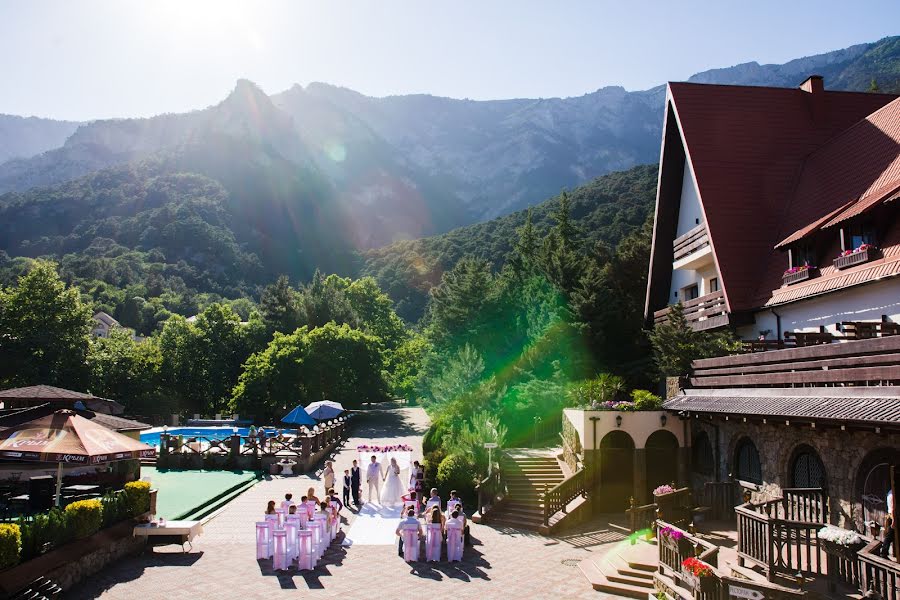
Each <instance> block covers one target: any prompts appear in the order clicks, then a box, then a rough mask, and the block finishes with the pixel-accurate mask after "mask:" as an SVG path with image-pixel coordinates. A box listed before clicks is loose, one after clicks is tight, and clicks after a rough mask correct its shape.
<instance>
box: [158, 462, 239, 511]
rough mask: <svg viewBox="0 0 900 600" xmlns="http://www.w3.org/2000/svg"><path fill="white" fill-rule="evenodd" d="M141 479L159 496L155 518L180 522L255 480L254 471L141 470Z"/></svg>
mask: <svg viewBox="0 0 900 600" xmlns="http://www.w3.org/2000/svg"><path fill="white" fill-rule="evenodd" d="M141 477H142V478H147V479H149V480H150V483H151V486H152V487H153V488H155V489H157V490H159V492H158V493H157V499H156V512H157V515H158V516H161V517H164V518H166V519H169V520H174V519H182V518H185V517H187V516H188V515H191V514H193V513H196V512H198V511H200V509H202V508H203V507H204V506H206V505H208V504H211V503H213V502H214V501H215V500H216V499H218V498H221V497H222V496H225V495H227V494H228V493H229V492H232V491H234V490H235V489H237V488H240V487H243V486H248V485H250V483H251V482H253V481H255V480H256V479H257V475H256V473H255V472H254V471H193V470H192V471H179V470H174V469H162V470H160V469H156V468H155V467H141Z"/></svg>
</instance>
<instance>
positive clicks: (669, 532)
mask: <svg viewBox="0 0 900 600" xmlns="http://www.w3.org/2000/svg"><path fill="white" fill-rule="evenodd" d="M657 540H659V541H661V542H662V543H663V544H666V545H667V546H670V547H672V548H676V549H677V550H678V554H679V555H680V556H693V555H694V544H692V543H691V540H689V539H688V538H687V536H686V535H685V534H684V532H683V531H681V530H680V529H675V528H674V527H669V526H668V525H667V526H665V527H662V528H660V530H659V534H658V535H657Z"/></svg>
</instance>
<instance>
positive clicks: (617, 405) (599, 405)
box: [591, 400, 635, 412]
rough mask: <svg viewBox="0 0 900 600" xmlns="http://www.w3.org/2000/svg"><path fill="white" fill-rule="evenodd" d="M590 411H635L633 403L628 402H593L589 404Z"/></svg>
mask: <svg viewBox="0 0 900 600" xmlns="http://www.w3.org/2000/svg"><path fill="white" fill-rule="evenodd" d="M591 410H621V411H628V412H630V411H633V410H635V407H634V402H632V401H630V400H622V401H615V400H607V401H606V402H594V403H593V404H591Z"/></svg>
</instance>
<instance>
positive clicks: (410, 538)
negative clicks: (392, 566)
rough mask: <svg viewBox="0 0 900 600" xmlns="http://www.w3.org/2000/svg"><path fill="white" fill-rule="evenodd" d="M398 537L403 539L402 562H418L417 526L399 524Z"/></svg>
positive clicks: (416, 524) (415, 524)
mask: <svg viewBox="0 0 900 600" xmlns="http://www.w3.org/2000/svg"><path fill="white" fill-rule="evenodd" d="M400 536H401V537H402V538H403V560H405V561H406V562H417V561H418V560H419V524H418V523H401V524H400Z"/></svg>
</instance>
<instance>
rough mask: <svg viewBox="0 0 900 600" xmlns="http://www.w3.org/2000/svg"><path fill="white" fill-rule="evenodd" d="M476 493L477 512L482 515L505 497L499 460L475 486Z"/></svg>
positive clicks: (504, 485) (504, 480)
mask: <svg viewBox="0 0 900 600" xmlns="http://www.w3.org/2000/svg"><path fill="white" fill-rule="evenodd" d="M475 493H476V494H477V495H478V513H479V514H480V515H481V516H482V518H484V516H485V515H486V514H487V513H489V512H490V511H491V510H493V509H494V508H495V507H496V506H497V505H498V504H500V502H502V501H503V499H504V498H506V479H505V477H504V476H503V470H502V467H501V466H500V462H499V461H498V462H497V463H495V464H494V465H493V466H492V468H491V472H490V473H489V474H488V475H487V477H485V478H484V479H482V480H481V481H479V482H478V485H476V486H475Z"/></svg>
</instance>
